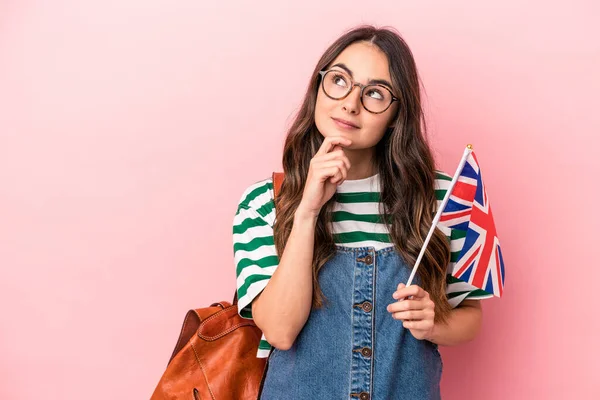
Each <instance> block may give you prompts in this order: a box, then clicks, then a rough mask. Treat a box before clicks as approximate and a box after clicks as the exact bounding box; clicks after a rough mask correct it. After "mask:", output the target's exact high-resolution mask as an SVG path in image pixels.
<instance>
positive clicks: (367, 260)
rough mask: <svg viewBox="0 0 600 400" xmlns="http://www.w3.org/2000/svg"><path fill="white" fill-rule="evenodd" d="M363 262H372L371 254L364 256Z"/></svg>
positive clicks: (368, 263) (369, 263)
mask: <svg viewBox="0 0 600 400" xmlns="http://www.w3.org/2000/svg"><path fill="white" fill-rule="evenodd" d="M365 264H367V265H371V264H373V257H372V256H371V255H368V256H366V257H365Z"/></svg>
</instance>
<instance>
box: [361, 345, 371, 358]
mask: <svg viewBox="0 0 600 400" xmlns="http://www.w3.org/2000/svg"><path fill="white" fill-rule="evenodd" d="M360 352H361V354H362V355H363V356H365V357H371V349H370V348H368V347H365V348H363V349H362V350H361V351H360Z"/></svg>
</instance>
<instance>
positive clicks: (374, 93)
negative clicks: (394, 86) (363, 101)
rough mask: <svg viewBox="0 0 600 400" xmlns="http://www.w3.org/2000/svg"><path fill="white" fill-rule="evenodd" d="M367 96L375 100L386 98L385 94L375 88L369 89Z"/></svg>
mask: <svg viewBox="0 0 600 400" xmlns="http://www.w3.org/2000/svg"><path fill="white" fill-rule="evenodd" d="M366 95H367V96H369V97H370V98H372V99H374V100H383V99H384V98H385V96H384V94H383V92H382V91H381V90H379V89H375V88H369V90H368V91H367V93H366Z"/></svg>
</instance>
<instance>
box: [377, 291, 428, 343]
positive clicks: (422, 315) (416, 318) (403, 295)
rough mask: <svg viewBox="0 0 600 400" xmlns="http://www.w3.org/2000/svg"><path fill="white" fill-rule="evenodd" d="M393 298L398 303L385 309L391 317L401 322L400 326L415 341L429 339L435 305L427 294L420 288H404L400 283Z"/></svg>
mask: <svg viewBox="0 0 600 400" xmlns="http://www.w3.org/2000/svg"><path fill="white" fill-rule="evenodd" d="M393 297H394V298H395V299H397V300H398V301H396V302H395V303H392V304H390V305H388V307H387V310H388V312H390V313H391V314H392V317H393V318H394V319H397V320H399V321H402V322H403V323H402V325H403V326H404V327H405V328H406V329H408V330H410V333H412V335H413V336H414V337H415V338H416V339H419V340H423V339H429V338H431V336H432V332H433V326H434V319H435V303H434V302H433V300H431V299H430V298H429V293H427V292H426V291H425V290H423V288H421V287H420V286H417V285H410V286H408V287H406V285H405V284H404V283H401V284H399V285H398V288H397V289H396V291H395V292H394V294H393Z"/></svg>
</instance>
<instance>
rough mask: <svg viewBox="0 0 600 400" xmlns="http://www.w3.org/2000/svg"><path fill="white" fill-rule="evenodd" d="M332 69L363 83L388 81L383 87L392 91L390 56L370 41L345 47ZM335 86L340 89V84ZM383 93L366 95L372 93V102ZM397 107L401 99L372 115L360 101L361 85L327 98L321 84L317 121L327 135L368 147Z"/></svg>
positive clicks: (339, 81)
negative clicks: (381, 111)
mask: <svg viewBox="0 0 600 400" xmlns="http://www.w3.org/2000/svg"><path fill="white" fill-rule="evenodd" d="M329 69H330V70H335V71H339V72H342V73H344V74H345V75H347V76H349V77H351V78H352V80H353V82H355V83H361V84H363V85H367V84H369V83H371V82H372V81H379V82H386V83H387V84H384V86H387V87H388V89H390V91H392V87H391V82H392V80H391V77H390V72H389V64H388V59H387V57H386V55H385V54H384V53H383V52H382V51H381V50H380V49H379V48H378V47H377V46H375V45H372V44H370V43H366V42H357V43H353V44H351V45H350V46H348V47H346V49H344V51H342V52H341V53H340V54H339V56H338V57H337V58H336V59H335V60H334V61H333V62H332V63H331V67H330V68H329ZM337 79H338V80H337V81H336V83H339V84H341V85H343V84H345V83H344V81H343V80H339V78H337ZM348 84H350V82H348ZM335 89H336V90H337V86H336V87H335ZM365 92H367V90H365ZM382 93H383V92H381V93H379V92H373V93H365V96H367V95H370V96H372V97H373V99H371V100H369V101H376V100H378V99H379V96H381V94H382ZM383 94H385V95H388V94H389V93H383ZM365 104H367V103H365ZM367 106H368V105H367ZM397 107H398V102H393V103H392V105H391V106H390V107H389V108H388V109H387V110H386V111H384V112H383V113H381V114H373V113H371V112H369V111H367V110H366V109H365V108H364V107H363V105H362V104H361V100H360V88H359V87H358V86H356V87H354V88H352V91H351V92H350V94H349V95H348V96H346V97H345V98H343V99H340V100H335V99H332V98H330V97H328V96H327V95H326V94H325V93H324V92H323V85H322V84H319V91H318V93H317V104H316V106H315V123H316V125H317V129H318V130H319V132H320V133H321V135H323V136H324V137H328V136H343V137H345V138H348V139H350V140H352V145H351V146H350V147H349V148H350V149H352V150H359V149H368V148H371V147H374V146H375V145H376V144H377V143H378V142H379V140H381V138H382V137H383V135H384V134H385V132H386V129H387V128H388V127H389V126H390V125H391V123H392V118H393V117H394V116H395V115H396V110H397ZM369 108H370V107H369Z"/></svg>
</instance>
